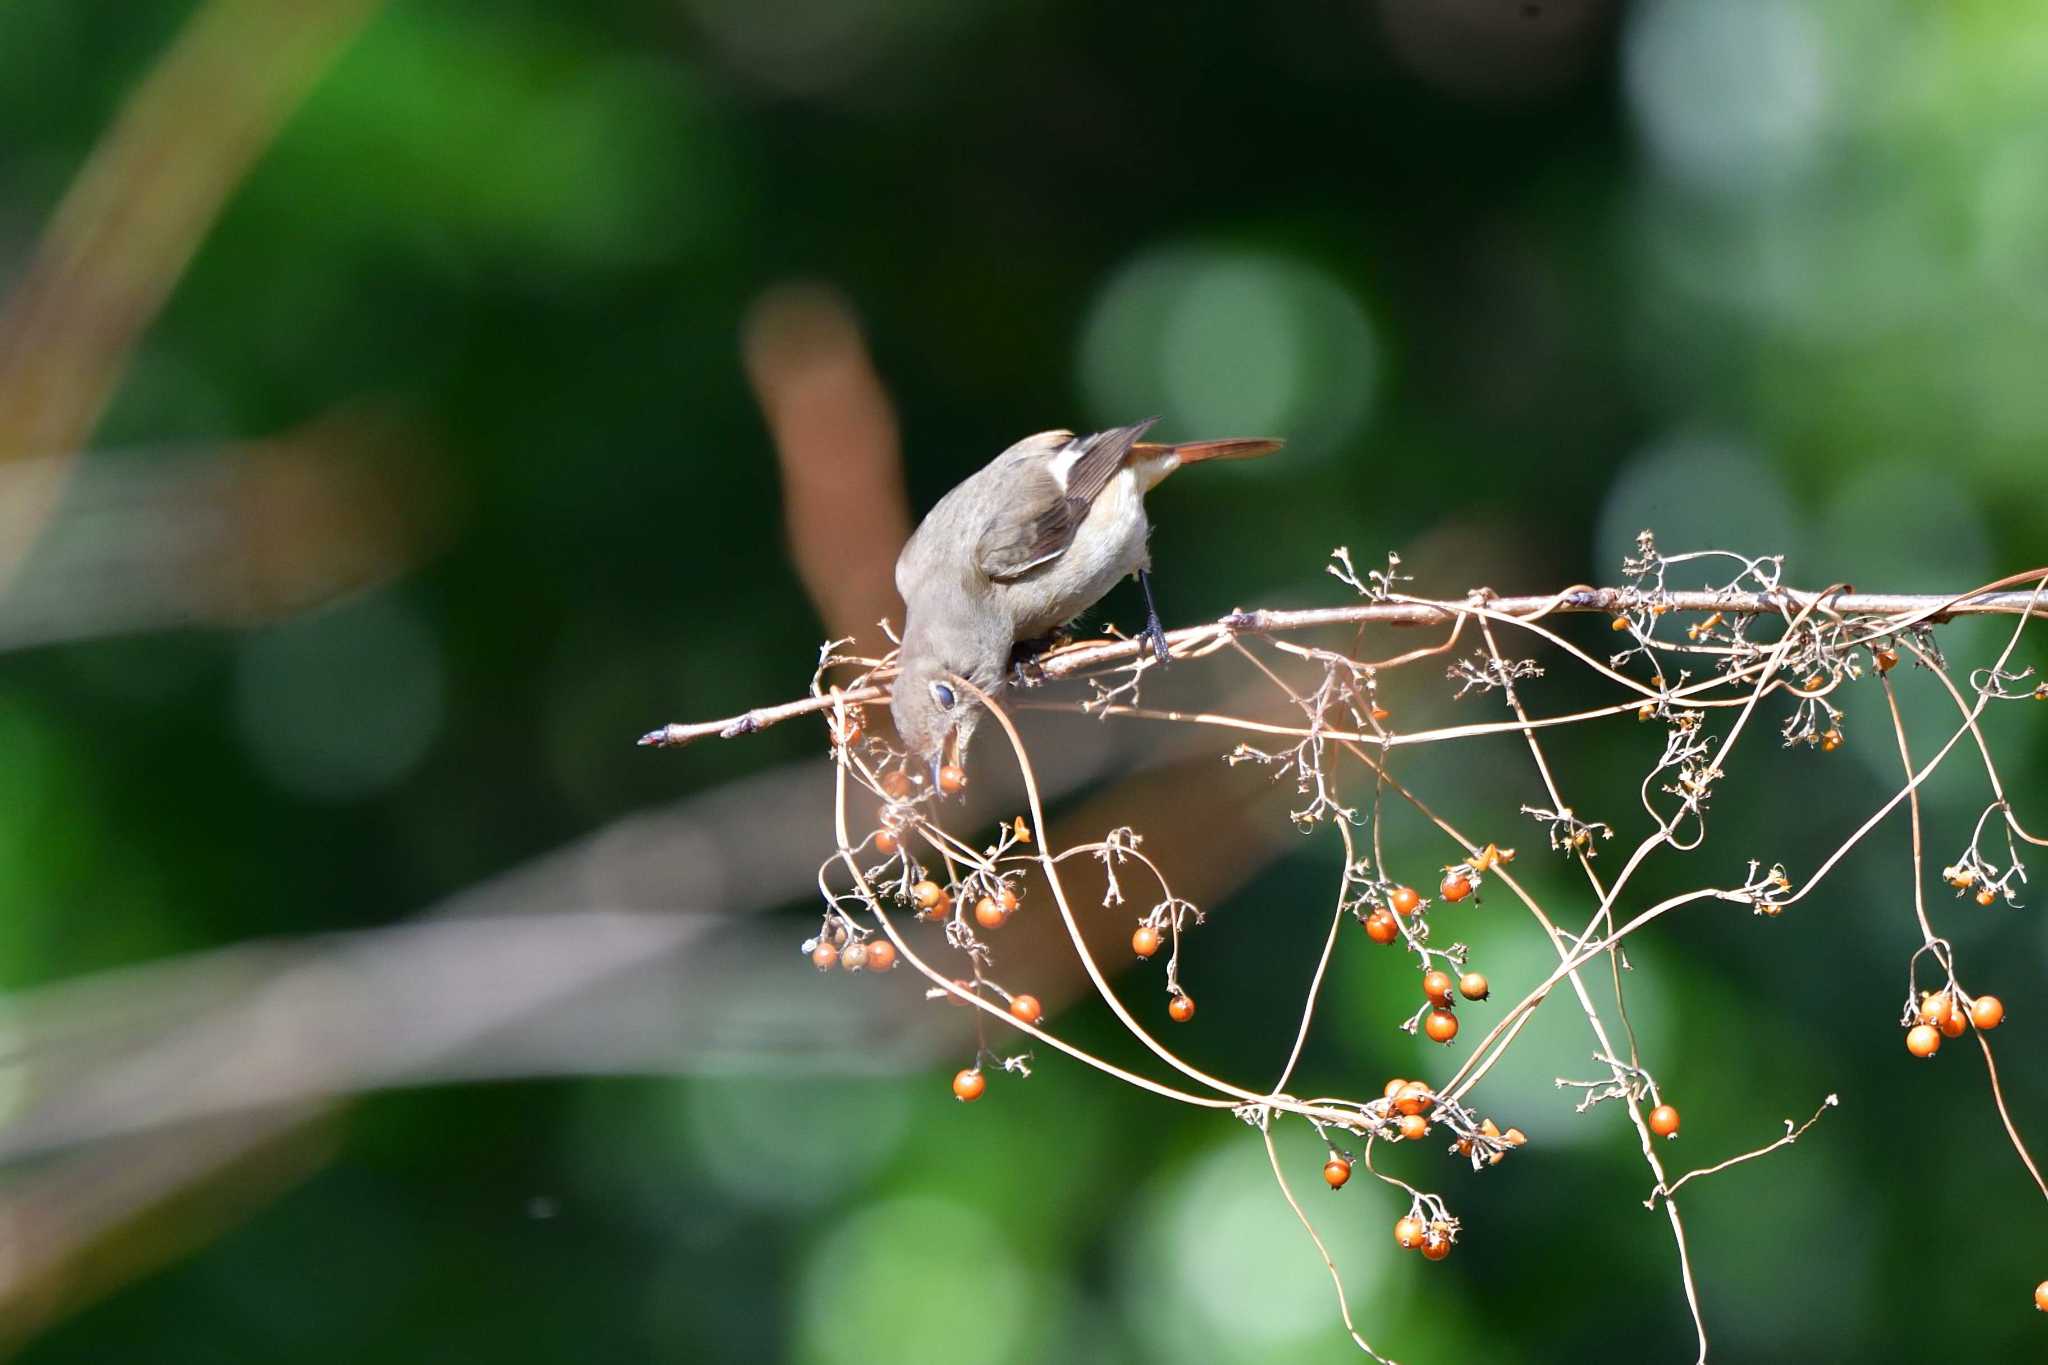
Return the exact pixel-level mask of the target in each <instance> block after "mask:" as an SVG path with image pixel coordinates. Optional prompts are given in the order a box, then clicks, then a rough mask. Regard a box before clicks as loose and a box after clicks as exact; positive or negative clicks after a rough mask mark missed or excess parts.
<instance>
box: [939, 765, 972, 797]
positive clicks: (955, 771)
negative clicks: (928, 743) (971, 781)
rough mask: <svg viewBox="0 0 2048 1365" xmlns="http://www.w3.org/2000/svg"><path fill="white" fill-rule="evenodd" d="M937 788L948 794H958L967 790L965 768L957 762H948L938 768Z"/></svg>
mask: <svg viewBox="0 0 2048 1365" xmlns="http://www.w3.org/2000/svg"><path fill="white" fill-rule="evenodd" d="M939 790H940V791H942V792H944V793H945V794H946V795H948V796H958V795H959V794H960V793H961V792H964V791H966V790H967V769H965V768H963V767H961V766H960V765H959V764H958V763H948V764H947V765H946V766H945V767H943V768H941V769H939Z"/></svg>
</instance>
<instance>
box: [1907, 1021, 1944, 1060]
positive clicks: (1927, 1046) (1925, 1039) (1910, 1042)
mask: <svg viewBox="0 0 2048 1365" xmlns="http://www.w3.org/2000/svg"><path fill="white" fill-rule="evenodd" d="M1906 1051H1908V1052H1910V1053H1912V1054H1913V1055H1914V1056H1915V1057H1932V1056H1933V1055H1934V1054H1935V1053H1937V1052H1939V1051H1941V1031H1940V1030H1939V1029H1937V1028H1935V1027H1934V1025H1932V1024H1915V1025H1913V1027H1912V1028H1910V1029H1907V1030H1906Z"/></svg>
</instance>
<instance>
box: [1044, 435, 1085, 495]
mask: <svg viewBox="0 0 2048 1365" xmlns="http://www.w3.org/2000/svg"><path fill="white" fill-rule="evenodd" d="M1087 453H1088V447H1087V445H1086V444H1084V443H1083V442H1080V441H1068V442H1067V445H1066V448H1065V449H1063V450H1061V451H1060V453H1059V454H1057V455H1055V456H1053V457H1052V459H1051V460H1049V461H1047V463H1046V466H1045V472H1046V473H1048V474H1050V475H1052V481H1053V482H1054V483H1056V484H1058V485H1059V486H1060V492H1062V493H1064V492H1066V491H1067V480H1068V479H1069V478H1071V477H1072V476H1073V473H1074V466H1075V465H1077V464H1079V463H1080V462H1081V457H1082V456H1083V455H1086V454H1087Z"/></svg>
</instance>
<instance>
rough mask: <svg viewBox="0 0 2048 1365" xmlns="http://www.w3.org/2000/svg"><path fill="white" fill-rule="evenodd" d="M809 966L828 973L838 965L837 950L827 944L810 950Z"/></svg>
mask: <svg viewBox="0 0 2048 1365" xmlns="http://www.w3.org/2000/svg"><path fill="white" fill-rule="evenodd" d="M811 965H812V966H813V967H816V968H817V969H818V970H819V971H821V972H829V971H831V970H832V969H833V968H834V967H837V966H838V965H839V950H838V949H837V948H835V947H833V946H832V945H831V944H829V943H820V944H819V945H818V946H817V947H815V948H813V949H811Z"/></svg>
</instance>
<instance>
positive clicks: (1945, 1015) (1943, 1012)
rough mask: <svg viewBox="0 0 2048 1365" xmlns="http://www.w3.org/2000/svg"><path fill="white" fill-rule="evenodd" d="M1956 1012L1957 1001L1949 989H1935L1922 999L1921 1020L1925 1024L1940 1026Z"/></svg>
mask: <svg viewBox="0 0 2048 1365" xmlns="http://www.w3.org/2000/svg"><path fill="white" fill-rule="evenodd" d="M1955 1012H1956V1007H1955V1001H1954V1000H1953V999H1951V998H1950V997H1949V993H1948V992H1947V991H1935V992H1934V993H1933V994H1931V995H1927V996H1923V997H1922V998H1921V1000H1920V1022H1921V1023H1923V1024H1932V1025H1934V1026H1935V1027H1936V1028H1940V1027H1941V1026H1942V1025H1943V1024H1946V1023H1947V1022H1948V1021H1949V1020H1950V1019H1951V1018H1953V1017H1954V1015H1955Z"/></svg>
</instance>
